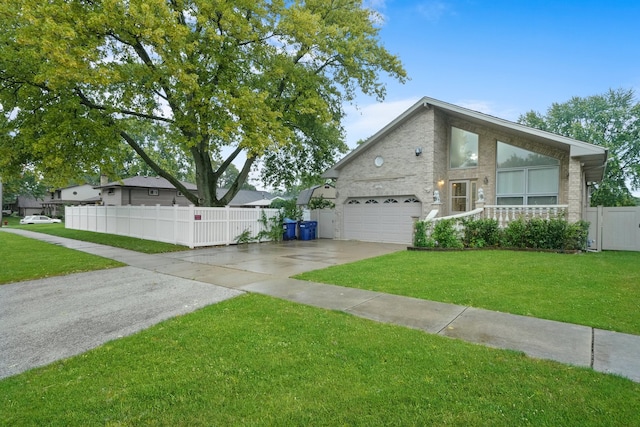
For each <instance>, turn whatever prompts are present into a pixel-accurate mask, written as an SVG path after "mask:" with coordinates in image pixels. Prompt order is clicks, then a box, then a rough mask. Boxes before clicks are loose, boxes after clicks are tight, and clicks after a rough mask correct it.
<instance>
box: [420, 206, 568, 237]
mask: <svg viewBox="0 0 640 427" xmlns="http://www.w3.org/2000/svg"><path fill="white" fill-rule="evenodd" d="M567 208H568V205H530V206H529V205H485V207H484V208H477V209H474V210H472V211H469V212H462V213H459V214H455V215H448V216H440V217H432V215H433V213H434V212H436V211H432V213H431V214H429V216H427V218H426V219H424V220H423V221H425V222H427V221H428V222H431V223H432V225H433V226H435V224H436V223H437V222H438V221H442V220H445V219H456V220H463V219H481V218H490V219H494V220H496V221H497V222H498V227H500V228H506V227H507V226H508V225H509V223H510V222H511V221H515V220H517V219H518V218H522V219H524V220H529V219H531V218H542V219H551V218H557V217H558V216H560V215H565V214H566V213H567ZM454 228H455V230H456V231H457V232H462V231H463V230H464V226H463V225H462V221H456V223H455V225H454ZM430 230H433V228H432V227H430ZM428 233H429V232H428Z"/></svg>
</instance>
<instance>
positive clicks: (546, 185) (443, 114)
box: [323, 97, 607, 243]
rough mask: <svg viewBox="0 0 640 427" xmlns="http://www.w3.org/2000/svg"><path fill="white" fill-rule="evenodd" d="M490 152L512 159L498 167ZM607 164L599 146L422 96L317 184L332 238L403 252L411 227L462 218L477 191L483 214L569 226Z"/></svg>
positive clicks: (503, 161) (605, 156)
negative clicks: (513, 210)
mask: <svg viewBox="0 0 640 427" xmlns="http://www.w3.org/2000/svg"><path fill="white" fill-rule="evenodd" d="M454 140H455V142H452V141H454ZM458 141H463V142H458ZM469 141H470V142H469ZM454 144H456V145H455V147H457V148H456V149H452V146H454ZM460 144H462V145H460ZM469 147H471V149H470V150H469V149H467V148H469ZM463 148H464V150H463ZM499 151H500V152H502V153H511V155H512V157H513V159H511V160H507V161H505V160H504V159H502V161H501V162H502V163H500V164H499V159H498V157H499ZM456 156H457V157H460V156H462V157H464V156H467V157H468V158H466V160H467V162H465V163H461V164H457V162H459V160H460V159H457V157H456ZM503 157H504V155H503ZM606 159H607V151H606V149H604V148H603V147H599V146H596V145H593V144H589V143H586V142H582V141H577V140H574V139H571V138H566V137H562V136H559V135H555V134H551V133H548V132H544V131H540V130H537V129H533V128H529V127H527V126H523V125H520V124H517V123H513V122H509V121H507V120H503V119H499V118H496V117H493V116H489V115H486V114H483V113H479V112H476V111H473V110H469V109H466V108H462V107H458V106H455V105H452V104H448V103H445V102H442V101H438V100H435V99H431V98H427V97H425V98H422V99H421V100H420V101H419V102H417V103H416V104H414V105H413V106H412V107H411V108H409V109H408V110H407V111H405V112H404V113H403V114H401V115H400V116H399V117H397V118H396V119H395V120H393V121H392V122H391V123H389V124H388V125H387V126H385V127H384V128H383V129H381V130H380V131H379V132H377V133H376V134H375V135H373V136H372V137H371V138H369V139H368V140H367V141H365V142H364V143H363V144H361V145H360V146H358V147H357V148H356V149H354V150H353V151H352V152H350V153H349V154H347V155H346V156H345V157H344V158H343V159H342V160H340V161H339V162H338V163H337V164H336V165H335V166H334V167H332V168H331V169H329V170H328V171H326V172H325V173H324V175H323V176H324V177H325V178H331V179H334V180H335V186H336V200H335V204H336V221H335V228H336V229H335V236H336V238H342V239H345V238H346V239H359V240H372V241H389V242H394V241H396V242H398V243H409V242H410V235H411V232H412V223H413V221H415V219H416V218H424V217H426V216H427V214H429V212H431V211H432V210H433V209H434V208H436V209H437V210H438V216H446V215H450V214H454V213H459V212H461V211H467V210H471V209H473V208H474V207H475V205H476V200H477V197H478V192H479V190H480V189H481V190H482V191H481V192H482V193H483V195H484V200H485V203H486V204H487V205H505V204H511V203H514V204H521V205H528V204H540V205H541V204H545V205H549V204H553V205H565V206H567V207H566V210H567V214H568V220H569V221H571V222H573V221H577V220H579V219H581V218H583V216H584V209H585V208H586V207H587V206H588V203H589V201H588V185H589V184H591V183H593V182H598V181H600V180H601V179H602V176H603V173H604V166H605V163H606ZM509 161H511V166H507V164H508V163H509ZM514 161H516V164H514V163H513V162H514ZM517 162H520V165H518V164H517ZM527 162H529V163H531V162H533V165H529V164H528V163H527ZM536 162H538V163H536ZM521 181H522V182H521ZM520 188H522V189H520ZM436 198H437V199H439V201H440V203H434V201H435V199H436ZM543 202H545V203H543ZM408 239H409V240H408Z"/></svg>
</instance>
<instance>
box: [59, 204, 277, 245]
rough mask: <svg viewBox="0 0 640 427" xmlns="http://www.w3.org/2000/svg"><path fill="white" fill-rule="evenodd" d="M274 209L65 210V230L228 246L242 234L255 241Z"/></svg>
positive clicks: (154, 207) (109, 208)
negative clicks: (262, 220)
mask: <svg viewBox="0 0 640 427" xmlns="http://www.w3.org/2000/svg"><path fill="white" fill-rule="evenodd" d="M262 212H264V213H265V215H266V217H267V218H271V217H273V216H275V215H277V213H278V210H277V209H259V208H229V207H225V208H200V207H194V206H188V207H183V206H159V205H158V206H68V207H66V210H65V226H66V227H67V228H71V229H77V230H87V231H95V232H99V233H109V234H118V235H122V236H130V237H137V238H141V239H147V240H155V241H159V242H166V243H173V244H179V245H186V246H189V247H191V248H193V247H197V246H215V245H228V244H231V243H235V240H236V238H237V237H238V236H240V235H241V234H242V233H243V232H245V231H247V232H248V233H249V235H250V236H251V237H257V235H258V233H260V232H261V231H262V230H263V229H264V226H263V225H262V224H261V223H260V218H261V215H262Z"/></svg>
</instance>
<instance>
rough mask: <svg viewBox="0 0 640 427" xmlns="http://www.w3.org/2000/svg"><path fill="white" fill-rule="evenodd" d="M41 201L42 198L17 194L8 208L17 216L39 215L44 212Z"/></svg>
mask: <svg viewBox="0 0 640 427" xmlns="http://www.w3.org/2000/svg"><path fill="white" fill-rule="evenodd" d="M43 203H44V200H43V199H36V198H35V197H33V196H18V197H16V202H15V203H14V204H12V205H11V206H10V209H11V210H12V211H13V212H17V213H18V215H19V216H28V215H40V214H42V213H44V207H43V205H42V204H43Z"/></svg>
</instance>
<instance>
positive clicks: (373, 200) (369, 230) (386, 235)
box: [343, 196, 422, 244]
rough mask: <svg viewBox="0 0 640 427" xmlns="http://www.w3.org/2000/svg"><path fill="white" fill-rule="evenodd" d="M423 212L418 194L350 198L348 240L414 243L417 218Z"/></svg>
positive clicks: (346, 210) (346, 223)
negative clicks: (414, 228)
mask: <svg viewBox="0 0 640 427" xmlns="http://www.w3.org/2000/svg"><path fill="white" fill-rule="evenodd" d="M421 215H422V203H421V202H420V201H419V200H418V199H417V198H416V197H415V196H387V197H360V198H350V199H348V200H347V201H346V203H345V205H344V221H343V224H344V230H343V236H344V237H345V239H350V240H362V241H366V242H385V243H403V244H411V243H412V239H413V223H414V218H417V217H420V216H421Z"/></svg>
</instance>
